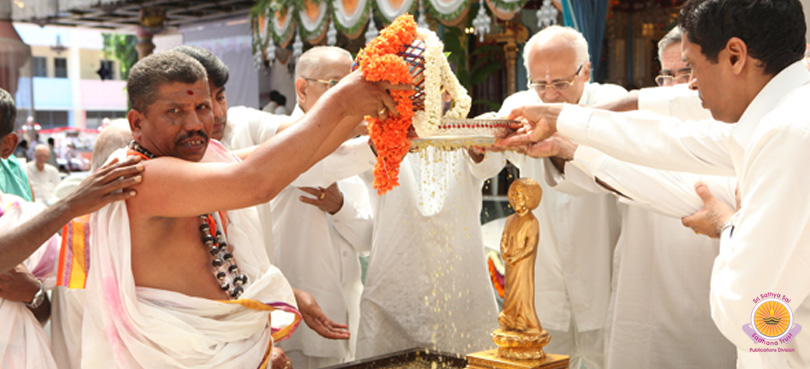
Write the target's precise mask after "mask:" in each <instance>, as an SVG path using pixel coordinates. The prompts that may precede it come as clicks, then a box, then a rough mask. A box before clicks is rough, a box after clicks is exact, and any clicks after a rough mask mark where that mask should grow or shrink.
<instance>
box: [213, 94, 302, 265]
mask: <svg viewBox="0 0 810 369" xmlns="http://www.w3.org/2000/svg"><path fill="white" fill-rule="evenodd" d="M289 119H290V117H288V116H285V115H275V114H270V113H267V112H264V111H261V110H257V109H253V108H248V107H245V106H236V107H232V108H230V109H228V124H226V125H225V132H223V135H222V145H224V146H225V147H226V148H227V149H228V150H239V149H246V148H248V147H251V146H255V145H259V144H261V143H262V142H265V141H267V140H269V139H270V138H272V137H273V136H275V135H276V133H277V132H278V127H279V125H280V124H281V123H282V122H285V121H287V120H289ZM255 208H256V212H257V213H258V214H259V222H260V224H261V225H262V236H263V237H264V246H265V248H266V249H267V256H268V257H269V258H270V262H271V263H272V262H273V256H274V254H275V251H274V247H273V245H274V244H273V226H272V224H273V214H272V211H271V209H270V203H269V202H267V203H264V204H259V205H256V206H255Z"/></svg>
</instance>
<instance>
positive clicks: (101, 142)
mask: <svg viewBox="0 0 810 369" xmlns="http://www.w3.org/2000/svg"><path fill="white" fill-rule="evenodd" d="M131 141H132V131H130V129H129V121H127V120H126V119H115V120H113V121H110V124H108V125H107V127H106V128H104V130H103V131H101V133H100V134H99V135H98V138H97V139H96V144H95V146H94V147H93V162H92V164H91V165H92V168H90V171H92V172H95V171H96V170H97V169H98V168H101V167H102V166H103V165H104V163H105V162H106V161H107V159H108V158H109V157H110V155H112V153H113V152H115V150H118V149H120V148H122V147H126V146H127V145H128V144H129V143H130V142H131Z"/></svg>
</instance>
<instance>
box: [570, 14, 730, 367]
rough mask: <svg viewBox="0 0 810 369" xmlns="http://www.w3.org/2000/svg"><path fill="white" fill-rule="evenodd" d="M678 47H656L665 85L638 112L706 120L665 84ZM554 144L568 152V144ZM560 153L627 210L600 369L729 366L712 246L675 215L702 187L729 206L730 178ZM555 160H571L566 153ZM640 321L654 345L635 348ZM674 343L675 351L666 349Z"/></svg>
mask: <svg viewBox="0 0 810 369" xmlns="http://www.w3.org/2000/svg"><path fill="white" fill-rule="evenodd" d="M681 39H682V36H681V33H680V31H679V29H678V28H677V27H676V28H674V29H673V30H672V31H671V32H669V33H667V35H666V36H664V37H663V38H662V39H661V40H660V41H659V43H658V48H659V49H658V55H659V60H660V62H661V69H662V72H661V75H659V78H657V80H658V81H660V82H661V83H662V84H664V85H668V87H653V88H645V89H642V90H641V91H638V92H637V94H636V96H637V98H638V101H637V104H638V107H639V108H641V110H647V111H648V112H649V111H656V112H657V113H660V114H662V115H667V116H674V117H677V118H680V119H686V118H685V117H689V116H699V115H701V114H703V115H708V114H709V113H708V111H707V110H706V109H703V108H702V107H701V106H700V100H699V98H698V96H697V93H695V91H691V90H688V88H687V85H686V83H685V82H684V81H683V79H682V78H677V77H673V76H672V72H671V71H684V70H687V69H689V68H688V67H687V66H686V63H685V62H684V61H683V59H682V58H681V50H680V49H681ZM672 83H674V85H671V84H672ZM648 112H645V113H644V114H648ZM633 114H637V115H639V116H640V114H641V113H640V112H636V113H633ZM651 116H656V115H651ZM694 124H700V123H694ZM556 142H558V143H560V146H561V147H562V146H564V145H569V143H568V141H567V140H565V141H563V140H559V141H556ZM559 151H561V152H566V151H576V159H574V160H573V161H571V162H569V163H568V164H567V165H566V174H567V175H569V176H570V175H571V172H572V171H574V170H578V169H579V168H582V170H583V171H585V172H586V173H587V174H588V176H587V177H583V178H585V179H586V181H584V182H583V183H582V184H581V187H582V188H583V189H587V188H590V187H591V185H592V184H593V183H594V182H598V183H600V184H603V185H605V186H606V187H607V188H609V189H611V190H613V191H614V194H616V195H617V196H618V198H619V199H620V203H623V204H627V205H628V206H626V207H625V208H624V209H623V211H622V231H621V234H620V236H619V240H618V241H617V243H616V256H615V257H614V263H613V265H614V270H613V290H612V291H611V299H610V308H609V312H610V313H609V314H608V317H607V323H606V328H605V340H606V349H605V367H606V368H609V369H610V368H628V367H654V366H656V363H662V362H663V363H668V364H667V365H669V366H672V367H701V368H703V367H706V368H709V367H711V368H730V367H733V366H734V362H735V360H736V357H737V355H736V352H735V350H734V346H733V345H731V343H729V342H728V340H726V339H725V338H724V337H723V335H722V334H720V331H719V330H718V329H717V328H716V327H715V326H714V324H712V320H711V316H710V314H709V312H710V308H709V299H708V296H709V279H710V275H711V270H712V263H713V261H714V259H715V257H716V256H717V252H718V244H719V242H718V241H717V240H713V239H710V238H706V237H703V236H700V235H698V234H696V232H693V231H692V230H691V229H689V228H685V227H684V226H683V225H682V224H681V217H684V216H688V215H691V214H693V213H695V212H696V211H698V210H700V209H701V207H702V206H703V202H702V201H701V198H700V197H699V196H698V194H697V193H696V192H695V191H694V185H695V183H696V182H699V181H702V182H704V183H705V184H706V185H707V187H708V188H711V190H712V192H713V193H715V194H718V198H719V200H718V201H722V202H723V203H725V204H728V205H729V206H733V205H734V203H735V199H734V189H735V187H736V185H737V181H736V179H735V178H730V177H721V176H701V175H696V174H691V173H682V172H668V171H661V170H655V169H651V168H647V167H642V166H638V165H633V164H629V163H627V162H623V161H620V160H617V159H613V158H611V157H609V156H607V155H606V154H603V153H602V152H599V151H597V150H595V149H592V148H590V147H584V146H583V147H579V148H577V147H576V146H575V145H574V144H570V148H563V149H560V150H559ZM558 156H560V157H566V158H569V157H571V158H572V159H573V154H567V153H563V154H558ZM675 281H677V282H675ZM673 306H683V307H689V308H688V311H690V313H688V314H676V315H673V314H671V312H670V311H669V310H667V309H666V307H673ZM684 309H686V308H684ZM642 320H643V322H644V323H643V324H644V326H645V327H646V329H647V330H648V331H650V332H656V336H657V338H656V339H647V340H639V334H640V333H639V330H638V324H639V322H640V321H642ZM692 337H701V339H700V340H693V339H692ZM676 343H677V347H678V348H679V349H678V350H673V349H672V347H674V346H675V344H676ZM683 352H689V355H683Z"/></svg>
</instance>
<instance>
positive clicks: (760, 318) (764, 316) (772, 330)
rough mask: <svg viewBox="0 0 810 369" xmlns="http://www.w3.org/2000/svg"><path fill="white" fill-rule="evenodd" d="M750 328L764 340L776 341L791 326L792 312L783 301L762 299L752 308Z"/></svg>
mask: <svg viewBox="0 0 810 369" xmlns="http://www.w3.org/2000/svg"><path fill="white" fill-rule="evenodd" d="M751 326H753V327H754V328H755V329H756V330H757V332H758V333H759V334H761V335H762V336H763V337H764V338H765V339H770V340H778V339H780V338H782V337H783V336H784V335H785V334H787V333H788V330H789V329H790V327H791V326H793V311H791V310H790V306H788V304H786V303H785V302H784V301H781V300H777V299H764V300H762V301H760V302H759V303H757V304H756V306H754V311H753V312H752V313H751Z"/></svg>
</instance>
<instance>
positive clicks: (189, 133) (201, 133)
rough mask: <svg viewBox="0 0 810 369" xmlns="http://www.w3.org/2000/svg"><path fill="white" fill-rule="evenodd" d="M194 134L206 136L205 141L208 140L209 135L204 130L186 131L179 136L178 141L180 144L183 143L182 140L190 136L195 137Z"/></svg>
mask: <svg viewBox="0 0 810 369" xmlns="http://www.w3.org/2000/svg"><path fill="white" fill-rule="evenodd" d="M194 136H200V137H202V138H204V139H205V141H208V135H207V134H205V132H203V131H190V132H186V133H185V134H183V135H182V136H180V138H178V139H177V141H176V142H177V143H178V144H179V143H181V142H183V141H185V140H187V139H189V138H193V137H194Z"/></svg>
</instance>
